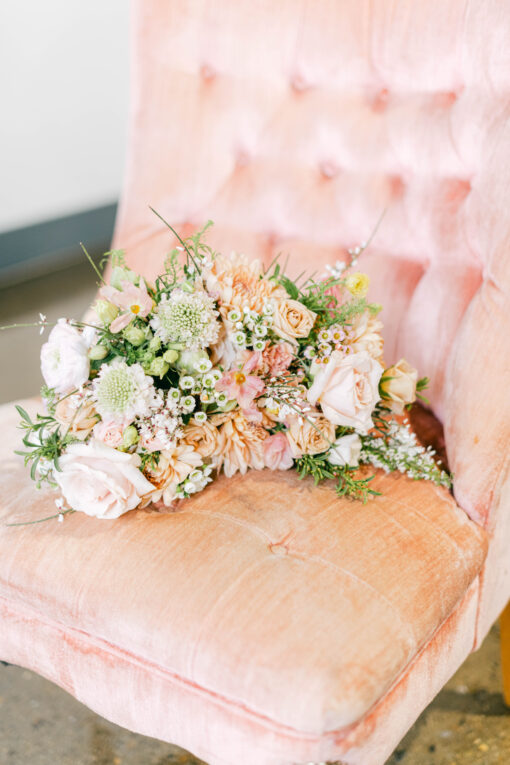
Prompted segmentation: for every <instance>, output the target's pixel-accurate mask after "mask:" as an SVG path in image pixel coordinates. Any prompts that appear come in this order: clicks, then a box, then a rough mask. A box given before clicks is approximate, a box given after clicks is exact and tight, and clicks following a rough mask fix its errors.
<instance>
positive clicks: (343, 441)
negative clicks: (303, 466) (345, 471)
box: [327, 433, 361, 467]
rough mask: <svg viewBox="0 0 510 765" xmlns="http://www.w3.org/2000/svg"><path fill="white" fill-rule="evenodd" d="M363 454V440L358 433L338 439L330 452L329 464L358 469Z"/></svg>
mask: <svg viewBox="0 0 510 765" xmlns="http://www.w3.org/2000/svg"><path fill="white" fill-rule="evenodd" d="M360 454H361V438H360V437H359V436H358V435H357V434H356V433H351V434H350V435H348V436H340V438H337V440H336V441H335V443H334V444H333V446H332V448H331V449H330V451H329V452H328V458H327V459H328V462H329V463H330V464H331V465H339V466H343V465H348V466H349V467H357V466H358V465H359V456H360Z"/></svg>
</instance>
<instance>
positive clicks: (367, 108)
mask: <svg viewBox="0 0 510 765" xmlns="http://www.w3.org/2000/svg"><path fill="white" fill-rule="evenodd" d="M509 31H510V12H509V10H508V7H507V6H505V4H503V3H501V2H499V0H487V2H484V3H483V4H482V3H473V2H470V1H469V0H417V1H416V2H414V3H407V2H405V0H400V1H399V2H396V1H395V0H376V1H375V2H374V1H373V0H319V1H318V2H312V0H279V2H278V3H275V2H271V1H270V0H235V1H234V0H231V1H229V2H223V3H221V4H219V3H210V2H208V1H207V0H172V2H168V0H144V1H143V2H142V1H141V0H138V1H137V2H135V5H134V24H133V48H134V56H133V72H132V79H133V88H132V91H133V98H132V116H131V125H130V144H129V152H128V163H127V173H126V183H125V190H124V194H123V199H122V203H121V206H120V211H119V215H118V221H117V228H116V235H115V246H119V247H124V248H125V249H126V251H127V257H128V261H129V263H130V264H132V265H133V266H135V267H136V268H137V269H139V270H141V271H143V272H144V273H145V274H146V275H147V276H151V275H153V274H154V273H155V272H156V271H157V269H158V267H159V265H160V263H161V259H162V256H163V254H164V253H165V252H166V251H167V250H168V248H169V246H170V242H171V238H170V237H169V235H168V231H167V230H166V229H165V228H164V227H163V226H162V224H161V222H160V221H159V220H158V219H157V218H156V217H155V216H154V215H153V214H152V213H151V212H150V211H149V210H148V205H149V204H150V205H152V206H153V207H155V208H156V209H157V210H158V211H159V212H160V213H161V214H163V215H164V216H165V217H166V218H167V219H168V220H169V221H171V222H172V224H174V225H176V226H177V227H178V228H179V230H180V231H181V232H185V233H187V232H190V231H192V230H193V229H194V228H196V227H197V226H200V225H202V224H203V223H204V222H205V220H206V219H207V218H212V219H213V220H214V221H215V227H214V229H213V230H212V232H211V236H210V241H211V243H212V244H215V245H216V246H218V247H219V248H222V249H226V250H227V251H228V250H230V249H232V248H237V249H241V250H243V251H245V252H246V253H248V254H250V255H252V256H257V257H260V258H262V260H263V261H264V262H265V263H269V261H270V260H272V258H273V257H274V255H275V254H276V253H278V252H282V253H283V254H284V255H286V254H289V256H290V257H289V265H290V268H291V269H292V270H293V271H294V273H298V272H300V271H301V270H303V269H304V268H305V269H307V270H308V271H310V272H311V271H314V270H318V271H319V272H320V271H321V270H322V269H323V268H324V265H325V264H326V263H328V262H334V261H335V260H336V259H338V258H340V259H341V258H343V257H345V255H346V249H347V248H348V247H350V246H353V245H356V244H358V243H359V242H361V241H363V240H364V239H366V238H367V237H368V236H369V234H370V232H371V230H372V228H373V226H374V225H375V222H376V220H377V219H378V218H379V216H380V214H381V211H382V210H383V209H384V208H386V209H387V212H386V216H385V218H384V221H383V223H382V225H381V227H380V229H379V231H378V234H377V237H376V239H375V240H374V242H373V244H372V246H371V248H370V250H369V251H367V252H366V254H365V255H364V256H363V260H362V261H361V263H360V266H361V267H362V268H363V269H364V270H367V271H368V272H369V273H370V275H371V278H372V285H373V288H372V294H373V296H374V299H375V300H378V301H380V302H381V303H383V305H384V311H383V320H384V322H385V337H386V352H385V354H386V358H387V359H388V361H389V360H394V359H397V358H399V357H400V356H401V355H405V356H406V357H407V358H408V360H409V361H410V362H411V363H414V364H415V365H416V366H418V367H419V368H420V369H422V370H423V371H426V372H427V373H428V374H430V376H431V377H432V379H433V387H432V391H431V395H430V398H431V403H432V408H433V410H434V412H435V414H436V415H437V416H438V417H439V418H440V419H441V420H442V422H443V423H444V426H445V443H446V450H447V453H448V459H449V461H450V465H451V467H452V468H453V470H454V472H455V479H456V480H455V500H456V502H454V501H453V500H452V499H451V498H450V497H449V496H448V494H447V493H446V492H445V491H442V490H441V491H440V490H436V489H434V488H433V487H431V486H429V485H427V484H419V483H416V484H414V483H410V482H409V481H408V480H407V479H406V478H402V477H390V478H385V477H379V478H378V479H377V480H378V481H379V482H380V483H381V486H382V487H383V490H384V492H385V494H384V497H383V498H380V499H376V500H373V501H372V502H370V503H369V504H368V505H367V506H366V507H358V506H356V505H353V504H352V503H346V502H344V501H340V500H337V499H333V497H332V495H331V493H330V491H329V489H326V488H320V489H312V488H311V487H310V486H309V485H308V484H306V483H305V484H302V483H299V482H297V480H296V479H295V478H293V477H292V476H290V475H279V474H278V475H276V476H275V475H271V474H257V475H250V476H248V477H246V478H244V479H241V478H237V479H234V480H233V481H231V482H230V483H228V482H226V481H221V482H219V483H218V485H217V486H216V487H212V488H210V489H208V490H207V491H206V492H205V493H204V494H203V495H202V496H200V497H196V498H195V499H193V500H192V501H191V502H190V504H189V505H188V506H187V509H185V510H183V512H182V513H179V514H177V515H164V516H149V517H147V516H146V515H145V514H142V513H131V514H129V515H128V516H126V517H124V518H121V519H120V520H119V521H116V522H113V523H111V524H110V523H106V524H105V522H101V521H94V520H93V519H90V518H85V517H78V516H73V517H72V518H70V519H68V520H66V522H65V523H64V524H63V525H62V526H57V527H56V524H55V525H52V526H35V527H27V528H21V529H20V528H14V529H12V528H11V529H6V528H4V527H2V528H1V529H0V597H1V600H0V608H1V613H2V622H1V626H2V629H1V631H0V656H1V657H2V658H5V659H7V660H11V661H14V662H18V663H20V664H22V665H24V666H29V667H31V668H33V669H35V670H37V671H39V672H41V673H42V674H45V675H46V676H48V677H50V678H51V679H53V680H54V681H55V682H57V683H59V684H60V685H62V686H63V687H65V688H67V689H68V690H70V691H71V692H72V693H74V694H75V695H76V696H77V697H78V698H80V699H81V700H83V701H84V702H85V703H87V704H89V705H90V706H91V707H92V708H93V709H96V710H97V711H98V712H100V713H101V714H103V715H105V716H106V717H108V718H109V719H112V720H114V721H116V722H118V723H120V724H123V725H126V726H127V727H130V728H132V729H133V730H138V731H141V732H144V733H148V734H150V735H153V736H157V737H160V738H163V739H166V740H170V741H173V742H175V743H178V744H181V745H182V746H185V747H187V748H188V749H190V750H192V751H193V752H195V753H196V754H198V755H199V756H201V757H203V758H204V759H205V760H207V761H208V762H209V763H211V765H239V763H243V764H244V763H246V765H255V764H256V765H295V764H296V763H305V762H308V761H319V760H338V759H341V760H342V761H343V762H345V763H348V764H349V765H382V763H383V762H384V759H385V758H386V757H387V756H388V755H389V754H390V752H391V750H392V748H393V747H394V746H395V745H396V744H397V742H398V740H399V739H400V738H401V736H402V735H403V734H404V733H405V731H406V730H407V728H408V727H409V726H410V725H411V724H412V722H413V721H414V719H415V718H416V717H417V715H418V714H419V712H420V711H421V710H422V708H423V707H424V706H425V705H426V704H427V703H428V702H429V701H430V699H431V698H432V697H433V695H434V694H435V693H436V692H437V691H438V690H439V689H440V688H441V686H442V684H443V683H444V682H445V681H446V680H447V679H448V677H449V676H450V675H451V674H452V673H453V672H454V671H455V670H456V669H457V667H458V666H459V665H460V663H461V662H462V661H463V659H464V658H465V657H466V656H467V654H468V653H469V651H470V650H471V649H472V648H473V647H474V645H476V644H477V643H478V642H479V641H480V639H481V638H482V637H483V635H484V634H485V633H486V631H487V629H488V628H489V627H490V625H491V623H492V622H493V621H494V619H495V618H496V616H497V614H498V612H499V610H501V608H502V606H503V605H504V602H505V601H506V600H508V598H509V597H510V562H509V555H508V550H509V547H510V483H509V480H508V470H509V452H508V443H509V436H510V432H509V431H510V397H509V396H508V394H507V387H508V382H509V380H510V370H509V364H510V339H509V338H510V333H509V331H508V330H509V326H508V316H509V314H510V298H509V288H510V273H509V272H510V255H509V249H510V248H509V245H510V217H509V215H508V212H507V209H508V205H507V199H508V197H509V191H510V189H509V184H510V181H509V178H510V175H509V173H508V166H509V160H508V158H509V157H510V128H509V123H508V118H509V106H508V104H509V102H508V91H509V89H510V49H509V47H508V45H507V44H506V38H507V36H508V33H509ZM29 406H30V407H34V406H35V403H34V402H30V403H29ZM0 424H1V427H2V433H3V436H4V437H3V440H2V443H1V449H2V452H1V453H2V462H1V463H0V464H2V495H1V500H0V502H1V504H0V508H1V509H0V512H1V514H2V517H10V518H12V517H15V518H19V519H25V518H27V517H30V518H31V517H39V516H41V515H44V514H45V513H47V512H48V510H51V509H52V505H51V499H50V498H49V497H48V496H47V495H41V494H37V493H36V491H35V489H34V488H33V486H32V485H30V484H29V480H28V476H27V475H26V474H25V473H24V472H23V470H22V468H21V464H20V462H19V460H18V459H17V458H14V457H12V455H11V449H12V447H13V444H14V441H15V431H14V415H13V412H12V409H11V408H9V407H6V408H3V409H2V410H1V411H0ZM468 516H469V518H470V519H471V520H468ZM486 554H487V557H486V558H485V555H486ZM484 560H485V563H484Z"/></svg>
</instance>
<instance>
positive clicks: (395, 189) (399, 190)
mask: <svg viewBox="0 0 510 765" xmlns="http://www.w3.org/2000/svg"><path fill="white" fill-rule="evenodd" d="M388 185H389V188H390V196H391V197H392V198H393V199H399V198H400V197H402V196H403V195H404V188H405V184H404V181H403V180H402V178H401V176H400V175H390V177H389V178H388Z"/></svg>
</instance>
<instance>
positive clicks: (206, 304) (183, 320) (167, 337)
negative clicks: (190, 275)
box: [150, 289, 220, 351]
mask: <svg viewBox="0 0 510 765" xmlns="http://www.w3.org/2000/svg"><path fill="white" fill-rule="evenodd" d="M217 317H218V311H216V310H215V308H214V301H213V300H212V298H211V297H209V295H207V293H206V292H203V291H198V292H191V293H190V292H184V290H181V289H175V290H174V291H173V292H172V293H171V295H163V297H162V299H161V302H160V303H159V305H158V307H157V311H156V313H155V315H154V317H153V318H152V319H151V322H150V323H151V327H152V328H153V330H154V332H155V333H156V335H157V337H159V338H161V340H162V341H163V342H165V343H167V342H174V343H184V344H185V345H186V348H187V350H191V351H196V350H198V349H200V348H207V347H208V346H209V345H213V344H214V343H216V342H217V340H218V336H219V330H220V324H219V321H218V318H217Z"/></svg>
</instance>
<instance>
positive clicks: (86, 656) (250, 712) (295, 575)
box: [0, 400, 487, 764]
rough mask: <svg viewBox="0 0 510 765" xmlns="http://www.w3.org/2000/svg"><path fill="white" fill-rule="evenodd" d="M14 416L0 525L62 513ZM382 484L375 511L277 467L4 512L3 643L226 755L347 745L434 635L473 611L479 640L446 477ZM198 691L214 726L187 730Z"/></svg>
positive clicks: (117, 707)
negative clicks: (114, 504)
mask: <svg viewBox="0 0 510 765" xmlns="http://www.w3.org/2000/svg"><path fill="white" fill-rule="evenodd" d="M21 403H22V405H23V406H24V407H25V408H26V409H27V410H28V412H29V413H30V414H31V415H32V414H33V413H34V412H35V411H36V407H37V406H38V405H40V403H39V402H38V401H37V400H29V401H23V402H21ZM0 421H1V422H2V429H3V434H4V438H3V440H2V443H1V444H0V459H1V464H2V465H4V466H5V468H6V469H7V470H8V478H7V477H6V478H5V480H4V483H3V491H2V504H1V514H0V523H3V522H4V521H6V520H9V521H10V522H17V521H22V520H26V519H31V518H37V517H44V516H45V515H50V514H52V512H54V504H53V501H54V494H53V492H51V491H48V490H46V491H42V492H39V493H37V492H36V491H34V488H33V484H32V483H31V481H30V477H29V475H28V472H27V471H26V470H25V469H24V467H23V465H22V461H21V459H20V458H19V457H17V456H15V455H13V454H12V447H13V445H15V444H16V442H17V441H19V440H20V434H19V432H18V433H17V432H16V423H17V412H16V410H15V409H14V407H12V406H11V405H7V406H4V407H1V408H0ZM376 481H377V483H376V485H377V488H379V489H380V490H381V491H382V492H384V494H383V496H381V497H379V498H377V499H375V500H372V501H371V502H369V503H368V504H367V505H366V506H364V507H363V506H357V505H356V504H354V503H353V502H352V501H350V500H346V499H343V500H340V499H339V498H337V497H336V495H335V493H334V491H333V490H332V489H331V488H330V487H318V488H316V487H314V486H313V483H312V482H311V481H300V480H299V479H298V478H297V477H296V475H295V474H294V473H291V472H286V473H274V472H271V471H263V472H252V473H248V475H246V476H244V477H243V476H237V477H234V478H232V479H226V478H222V479H220V480H218V481H217V483H216V484H213V485H212V486H211V487H209V488H208V490H207V492H203V493H202V494H198V495H196V496H195V497H193V498H192V499H191V500H189V501H188V502H186V503H183V504H182V505H181V508H182V509H181V510H180V511H179V512H177V513H170V514H158V513H152V514H147V513H146V512H145V511H140V512H132V513H129V514H128V515H126V516H125V517H122V518H121V519H119V520H118V521H115V522H106V521H97V520H93V519H90V518H88V517H87V516H84V515H78V514H77V515H74V516H72V517H70V518H68V519H66V521H65V522H64V523H63V524H58V523H56V522H54V523H50V524H46V525H43V526H25V527H0V528H1V531H0V611H1V612H2V614H3V616H2V624H3V625H4V629H2V632H1V633H0V655H1V656H2V657H3V658H5V659H7V660H8V661H12V662H14V663H20V664H22V665H26V666H30V667H33V668H34V669H36V670H37V671H39V672H41V673H42V674H44V675H46V676H48V677H50V678H51V679H53V680H55V681H56V682H57V683H59V684H60V685H62V686H63V687H64V688H66V689H67V690H70V691H71V692H72V693H74V694H75V695H76V696H77V698H79V699H80V700H82V701H84V702H85V703H86V704H88V705H89V706H90V707H91V708H92V709H95V710H97V711H99V712H100V713H102V714H103V715H106V716H107V717H110V718H111V719H114V720H115V721H117V722H121V723H123V724H127V725H129V727H134V728H135V730H141V731H143V732H146V733H150V734H152V735H156V736H160V737H162V738H167V739H170V740H175V741H177V742H178V743H180V744H182V745H186V746H189V748H191V749H192V750H193V751H194V752H196V753H197V754H199V755H200V756H202V757H204V758H206V759H207V760H208V761H210V762H211V763H220V762H232V764H233V763H239V762H243V763H244V762H253V763H254V764H255V763H256V762H258V763H260V762H266V760H265V759H264V756H267V762H268V763H269V762H273V761H274V762H279V761H283V762H287V761H290V762H292V761H293V760H292V759H291V758H292V756H293V755H294V756H296V757H297V754H298V753H299V752H300V751H301V750H302V748H303V747H305V749H306V751H307V752H308V754H307V757H308V758H310V757H312V756H313V757H315V756H319V753H320V752H323V755H324V756H326V755H327V757H328V759H330V758H333V759H336V758H338V757H339V756H340V754H342V755H344V754H345V753H346V754H349V750H350V748H351V746H355V748H356V750H357V748H359V747H360V746H361V747H363V746H364V743H363V742H364V739H365V737H366V735H367V733H368V731H369V730H370V731H371V730H372V728H373V723H372V722H370V713H371V710H373V709H374V708H375V707H379V705H380V700H381V699H384V697H385V695H386V694H387V693H388V692H389V691H390V689H392V688H394V687H396V686H398V685H399V684H400V683H401V682H402V678H403V677H404V676H405V675H406V674H407V670H408V668H409V667H410V666H411V665H413V664H414V663H415V662H416V661H417V657H419V656H420V654H421V653H422V651H423V650H424V648H425V646H429V645H430V641H431V640H432V641H434V640H439V641H443V640H446V638H445V637H444V636H445V635H446V634H448V635H449V638H448V640H451V639H452V635H451V633H452V626H451V624H452V623H457V620H460V621H461V622H462V623H463V624H464V623H465V621H466V619H467V620H468V624H467V630H466V632H465V634H463V635H461V636H459V638H460V646H457V644H456V643H455V646H454V649H453V650H454V651H460V652H461V654H462V658H463V657H464V655H466V653H467V652H468V651H469V650H470V648H471V647H472V643H473V639H474V623H475V620H474V614H475V612H476V604H477V601H478V597H477V593H478V578H477V577H478V573H479V571H480V569H481V567H482V565H483V561H484V558H485V555H486V549H487V535H486V533H485V532H484V530H483V529H482V528H481V527H479V526H476V525H475V524H474V523H473V522H471V521H470V520H469V519H468V518H467V516H466V515H465V513H464V512H463V511H462V510H460V509H459V508H458V507H457V505H456V503H455V502H454V500H453V499H452V498H451V496H450V495H449V494H448V492H447V491H445V490H443V489H436V488H435V487H433V486H432V485H431V484H428V483H424V482H422V483H418V484H415V483H413V482H412V481H410V480H408V479H403V478H401V477H396V476H389V477H385V476H378V478H377V479H376ZM468 591H469V594H466V593H468ZM452 614H455V616H453V617H452ZM467 614H469V617H467ZM439 634H440V635H442V636H443V637H438V635H439ZM438 661H439V660H438ZM441 661H442V662H443V667H442V672H443V674H444V671H445V668H446V667H448V666H449V663H448V662H447V663H446V664H445V663H444V657H442V658H441ZM429 662H430V659H427V660H426V665H427V666H429ZM433 666H435V662H433ZM152 673H154V674H155V675H157V677H158V683H157V684H156V686H155V685H154V684H153V683H152V681H151V680H150V675H151V674H152ZM100 675H104V677H103V679H102V680H101V681H99V676H100ZM140 676H141V677H142V679H141V677H140ZM106 678H108V684H106ZM434 681H435V677H430V678H428V679H427V682H426V683H425V685H424V688H423V689H422V690H423V691H425V693H427V692H428V689H429V685H430V683H434ZM406 682H407V681H406ZM147 685H148V687H146V686H147ZM127 688H129V695H128V696H126V689H127ZM182 696H187V699H186V702H185V703H184V709H186V710H187V711H186V714H189V708H191V710H193V714H194V715H195V717H194V720H193V725H194V727H195V731H196V732H198V731H201V733H200V735H199V736H198V738H197V740H193V738H192V737H191V736H190V737H189V738H188V736H186V737H184V736H183V735H182V733H181V728H182V726H183V725H184V719H183V714H184V713H183V710H182V709H181V707H180V699H181V697H182ZM123 698H129V701H128V702H127V704H126V703H125V702H124V701H123ZM202 704H203V705H204V707H205V709H204V710H200V711H198V712H197V711H196V708H197V706H198V707H200V705H202ZM158 707H161V710H158ZM224 708H227V709H228V710H229V713H228V716H229V718H230V722H229V723H228V724H226V723H225V721H224V719H223V718H224V714H225V713H224V711H223V709H224ZM382 708H384V709H385V714H387V709H386V707H385V705H384V704H383V707H382ZM167 709H171V710H172V715H171V716H170V715H168V716H166V715H165V716H164V717H163V718H161V714H162V710H165V711H166V710H167ZM378 713H379V712H378ZM155 715H156V717H155V719H154V716H155ZM232 718H233V719H234V720H235V721H236V722H234V723H233V722H232ZM237 721H239V724H240V725H241V728H242V729H244V728H246V727H249V726H253V728H252V733H253V736H254V738H256V737H259V736H260V735H262V736H263V738H266V737H268V738H269V742H270V743H269V744H267V746H268V751H267V754H266V755H263V754H262V752H263V748H264V747H262V749H261V745H260V744H258V745H256V746H255V745H254V744H255V742H254V741H250V739H249V738H248V739H247V736H246V732H244V731H243V734H242V735H241V739H240V744H239V746H240V745H242V746H244V747H246V754H245V756H243V757H241V753H240V751H238V750H237V749H236V748H235V747H234V748H232V745H231V736H232V731H231V728H230V726H231V725H232V724H234V725H237V724H238V722H237ZM187 724H188V725H189V722H188V723H187ZM204 726H205V727H204ZM359 726H361V728H360V731H362V732H361V733H360V732H356V731H357V729H358V728H359ZM225 728H226V731H227V735H226V736H225V733H224V732H223V734H222V735H220V733H221V732H222V731H224V730H225ZM195 735H196V733H195ZM239 735H240V734H239ZM211 738H212V741H211ZM234 738H235V737H234ZM384 740H385V742H386V743H385V746H386V749H387V747H388V739H387V738H385V739H384ZM213 742H214V743H213ZM395 743H396V741H395ZM236 746H237V745H236ZM264 746H266V745H264ZM378 746H379V747H380V746H381V745H380V743H379V745H378ZM307 747H308V748H307ZM314 747H315V748H314ZM303 751H304V750H303ZM284 752H286V754H285V757H286V759H283V760H278V759H275V756H276V755H277V754H279V757H280V758H281V757H283V756H284V755H283V753H284ZM314 752H315V754H314ZM323 755H322V754H320V756H321V757H322V756H323ZM261 758H262V759H261ZM353 761H356V760H353Z"/></svg>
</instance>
